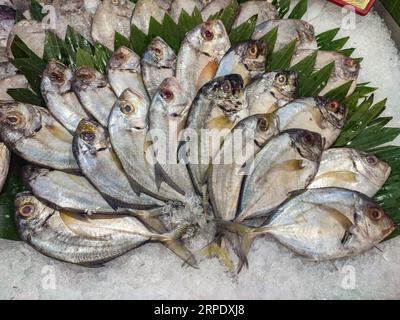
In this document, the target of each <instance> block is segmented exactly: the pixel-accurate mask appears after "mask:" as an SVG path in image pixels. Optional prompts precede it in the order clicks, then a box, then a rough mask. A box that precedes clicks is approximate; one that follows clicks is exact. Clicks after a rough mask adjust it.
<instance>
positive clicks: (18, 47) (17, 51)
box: [11, 35, 42, 63]
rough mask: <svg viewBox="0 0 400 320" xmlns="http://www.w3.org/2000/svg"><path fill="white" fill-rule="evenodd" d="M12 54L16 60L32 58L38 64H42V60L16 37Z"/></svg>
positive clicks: (12, 45)
mask: <svg viewBox="0 0 400 320" xmlns="http://www.w3.org/2000/svg"><path fill="white" fill-rule="evenodd" d="M11 52H12V54H13V56H14V59H18V58H30V59H34V60H35V61H37V62H39V63H40V62H41V60H42V59H41V58H39V56H37V55H36V53H34V52H33V51H32V50H31V49H29V47H28V46H27V45H26V44H25V43H24V42H23V41H22V39H21V38H20V37H19V36H18V35H16V36H15V37H14V39H13V42H12V43H11Z"/></svg>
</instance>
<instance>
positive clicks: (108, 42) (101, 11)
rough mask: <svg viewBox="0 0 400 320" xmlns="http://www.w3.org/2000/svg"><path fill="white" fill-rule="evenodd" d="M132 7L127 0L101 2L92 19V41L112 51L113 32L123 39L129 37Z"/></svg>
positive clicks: (104, 0)
mask: <svg viewBox="0 0 400 320" xmlns="http://www.w3.org/2000/svg"><path fill="white" fill-rule="evenodd" d="M134 7H135V5H134V4H133V3H132V2H131V1H129V0H103V1H102V2H101V3H100V5H99V6H98V7H97V10H96V14H95V15H94V18H93V23H92V38H93V40H94V41H97V42H99V43H101V44H103V45H105V46H106V47H107V48H109V49H111V50H113V49H114V36H115V32H119V33H120V34H122V35H124V36H125V37H129V35H130V27H131V22H130V20H131V16H132V11H133V9H134Z"/></svg>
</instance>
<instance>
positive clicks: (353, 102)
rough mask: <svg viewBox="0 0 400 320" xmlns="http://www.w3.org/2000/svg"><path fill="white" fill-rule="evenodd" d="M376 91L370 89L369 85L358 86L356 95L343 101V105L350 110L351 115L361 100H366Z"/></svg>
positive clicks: (361, 84)
mask: <svg viewBox="0 0 400 320" xmlns="http://www.w3.org/2000/svg"><path fill="white" fill-rule="evenodd" d="M375 90H376V88H373V87H368V83H360V84H358V85H357V87H356V90H355V91H354V93H353V94H352V95H351V96H350V97H347V98H346V99H345V100H344V101H343V104H344V105H345V106H346V107H347V108H348V109H349V114H351V113H352V112H353V111H354V109H355V108H356V106H357V104H358V101H359V100H360V99H363V98H365V97H366V96H367V95H368V94H370V93H372V92H374V91H375Z"/></svg>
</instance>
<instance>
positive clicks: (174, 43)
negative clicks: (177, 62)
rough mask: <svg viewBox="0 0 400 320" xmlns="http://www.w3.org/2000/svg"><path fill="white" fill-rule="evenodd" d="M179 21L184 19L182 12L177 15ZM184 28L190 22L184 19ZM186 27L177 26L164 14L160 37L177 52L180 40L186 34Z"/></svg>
mask: <svg viewBox="0 0 400 320" xmlns="http://www.w3.org/2000/svg"><path fill="white" fill-rule="evenodd" d="M179 20H180V21H183V20H185V18H184V12H181V15H180V17H179ZM184 24H186V28H187V27H189V26H190V22H187V21H185V22H184ZM186 32H187V31H186V29H185V28H184V27H183V26H179V27H178V25H177V24H176V23H175V22H174V20H173V19H172V18H171V17H170V16H169V15H165V16H164V20H163V23H162V35H161V38H163V39H164V41H165V42H167V43H168V44H169V46H170V47H171V48H172V49H173V50H174V51H175V53H177V52H178V51H179V49H180V46H181V42H182V40H183V38H184V37H185V34H186Z"/></svg>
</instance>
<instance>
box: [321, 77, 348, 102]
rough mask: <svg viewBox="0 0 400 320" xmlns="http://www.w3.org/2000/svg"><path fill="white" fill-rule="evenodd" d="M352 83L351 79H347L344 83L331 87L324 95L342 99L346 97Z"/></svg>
mask: <svg viewBox="0 0 400 320" xmlns="http://www.w3.org/2000/svg"><path fill="white" fill-rule="evenodd" d="M352 84H353V81H348V82H346V83H345V84H343V85H341V86H340V87H337V88H334V89H332V90H331V91H329V92H328V93H326V94H325V95H324V96H325V97H328V98H331V99H334V100H338V101H343V100H344V98H346V96H347V94H348V93H349V90H350V88H351V86H352Z"/></svg>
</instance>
